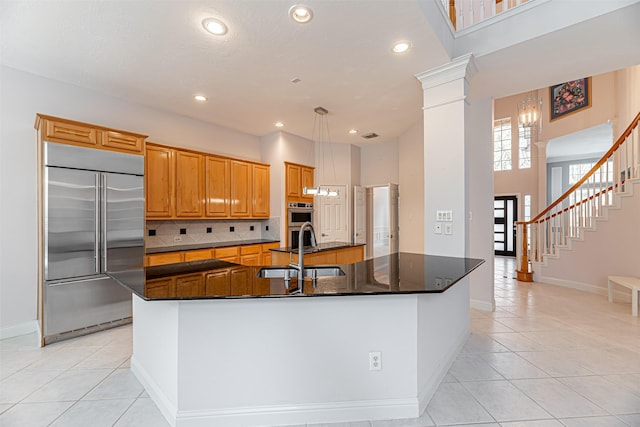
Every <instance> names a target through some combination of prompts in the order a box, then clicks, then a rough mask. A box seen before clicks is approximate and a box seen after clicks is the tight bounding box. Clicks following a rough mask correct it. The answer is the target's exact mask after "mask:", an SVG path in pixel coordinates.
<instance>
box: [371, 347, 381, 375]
mask: <svg viewBox="0 0 640 427" xmlns="http://www.w3.org/2000/svg"><path fill="white" fill-rule="evenodd" d="M381 369H382V353H380V352H379V351H370V352H369V370H370V371H379V370H381Z"/></svg>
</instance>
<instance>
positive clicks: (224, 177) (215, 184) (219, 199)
mask: <svg viewBox="0 0 640 427" xmlns="http://www.w3.org/2000/svg"><path fill="white" fill-rule="evenodd" d="M205 162H206V164H205V171H206V173H205V200H206V205H205V207H206V209H205V213H206V215H207V216H209V217H217V218H224V217H228V216H229V205H230V197H229V193H230V191H231V184H230V182H229V178H230V176H229V175H230V171H229V159H224V158H222V157H213V156H207V157H206V159H205Z"/></svg>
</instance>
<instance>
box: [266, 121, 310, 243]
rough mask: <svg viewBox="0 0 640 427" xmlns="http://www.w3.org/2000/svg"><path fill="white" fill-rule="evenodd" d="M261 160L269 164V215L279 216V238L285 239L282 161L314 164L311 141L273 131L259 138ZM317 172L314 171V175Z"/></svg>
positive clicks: (285, 220)
mask: <svg viewBox="0 0 640 427" xmlns="http://www.w3.org/2000/svg"><path fill="white" fill-rule="evenodd" d="M260 150H261V153H262V161H263V162H265V163H269V164H270V165H271V188H270V197H271V217H280V218H281V221H280V240H281V241H282V242H284V241H285V234H286V232H287V231H286V230H287V229H286V227H287V218H286V215H287V213H286V210H285V207H284V203H285V202H284V200H285V191H286V190H285V180H286V176H285V167H284V162H291V163H299V164H303V165H307V166H314V165H315V153H314V143H313V141H311V140H309V139H306V138H302V137H299V136H297V135H293V134H290V133H287V132H282V131H278V132H273V133H270V134H269V135H265V136H263V137H262V138H260ZM317 176H318V173H317V172H316V177H317Z"/></svg>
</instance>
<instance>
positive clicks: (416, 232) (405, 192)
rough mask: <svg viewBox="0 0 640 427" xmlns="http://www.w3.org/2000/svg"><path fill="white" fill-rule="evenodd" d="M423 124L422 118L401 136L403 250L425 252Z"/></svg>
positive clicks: (400, 167) (401, 233) (399, 155)
mask: <svg viewBox="0 0 640 427" xmlns="http://www.w3.org/2000/svg"><path fill="white" fill-rule="evenodd" d="M423 129H424V126H423V120H419V121H418V122H417V123H416V124H414V125H413V126H412V127H411V128H409V129H408V130H407V131H406V132H405V133H404V134H402V135H401V136H400V138H399V139H398V163H399V168H398V185H399V192H400V198H399V207H398V210H399V222H400V251H401V252H413V253H418V254H421V253H424V235H425V234H424V147H423V145H424V142H423V141H424V130H423Z"/></svg>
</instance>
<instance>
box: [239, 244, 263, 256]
mask: <svg viewBox="0 0 640 427" xmlns="http://www.w3.org/2000/svg"><path fill="white" fill-rule="evenodd" d="M260 248H261V246H260V245H244V246H240V255H251V254H259V253H260Z"/></svg>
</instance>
